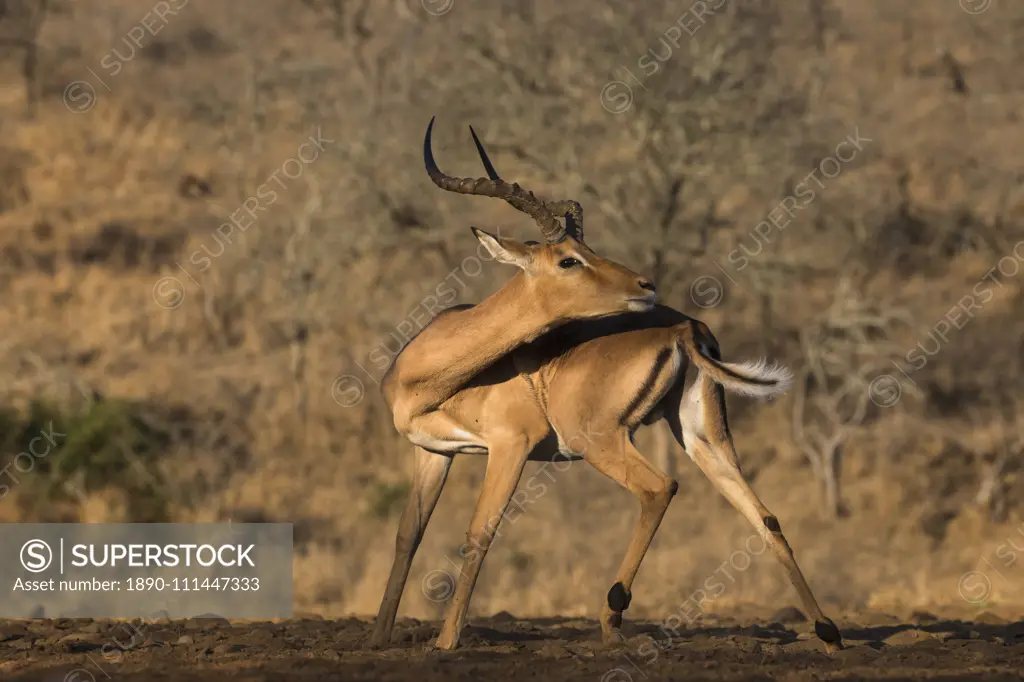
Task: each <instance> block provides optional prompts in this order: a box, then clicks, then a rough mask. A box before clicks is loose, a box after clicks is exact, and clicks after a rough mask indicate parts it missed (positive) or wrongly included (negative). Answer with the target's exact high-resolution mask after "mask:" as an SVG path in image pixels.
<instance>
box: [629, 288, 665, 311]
mask: <svg viewBox="0 0 1024 682" xmlns="http://www.w3.org/2000/svg"><path fill="white" fill-rule="evenodd" d="M657 300H658V295H657V294H655V293H654V292H653V291H652V292H651V293H650V294H648V295H647V296H635V297H633V298H630V299H628V300H627V301H626V307H627V308H628V309H629V310H631V311H633V312H644V311H646V310H650V309H651V308H653V307H654V302H655V301H657Z"/></svg>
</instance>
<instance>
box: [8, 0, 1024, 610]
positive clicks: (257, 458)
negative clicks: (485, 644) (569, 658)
mask: <svg viewBox="0 0 1024 682" xmlns="http://www.w3.org/2000/svg"><path fill="white" fill-rule="evenodd" d="M1022 31H1024V6H1020V5H1019V3H1011V2H1005V1H1003V2H1000V1H999V0H960V1H959V2H958V0H941V1H934V0H933V1H932V2H920V1H916V2H915V1H912V0H799V1H798V0H788V1H786V2H783V1H782V0H703V1H698V2H692V1H691V0H684V1H683V2H661V1H660V0H652V1H649V2H644V3H635V2H629V1H627V0H589V1H588V2H582V0H572V1H568V0H561V1H560V2H543V1H540V0H503V1H497V0H495V1H492V2H488V3H472V2H468V1H466V0H422V2H421V1H420V0H361V1H357V0H248V1H246V2H229V1H228V0H204V1H202V2H200V1H199V0H191V1H189V0H166V1H160V2H155V3H150V2H148V0H147V1H146V2H143V1H141V0H74V1H72V0H48V1H46V2H43V1H42V0H36V1H34V2H32V1H29V0H7V2H0V74H2V75H0V84H2V85H0V126H2V135H0V300H2V303H0V328H2V329H3V334H2V337H0V446H2V449H0V465H3V466H5V468H4V469H3V470H2V472H0V496H2V499H0V519H2V520H3V521H7V522H15V521H82V522H102V521H140V522H142V521H227V520H232V521H289V522H293V523H294V524H295V542H296V550H295V551H296V559H295V595H296V609H297V610H299V611H304V612H310V613H318V614H322V615H325V616H341V615H345V614H357V615H366V614H372V613H375V612H376V609H377V606H378V603H379V599H380V597H381V595H382V592H383V589H384V583H385V581H386V575H387V571H388V569H389V568H390V563H391V559H392V553H393V547H394V533H395V530H396V527H397V518H398V514H399V513H400V511H401V507H402V505H403V503H404V499H405V494H406V491H407V488H408V481H409V478H410V475H411V450H412V448H411V446H410V445H409V444H408V443H406V442H405V441H403V440H401V439H400V438H399V437H398V436H397V434H396V432H395V430H394V428H393V425H392V423H391V417H390V414H389V413H388V411H387V409H386V407H385V405H384V403H383V400H382V398H381V396H380V393H379V390H378V388H377V385H376V382H377V381H378V380H379V378H380V376H381V375H382V374H383V371H384V370H385V369H386V367H387V365H388V363H389V361H390V358H391V357H392V356H393V355H394V353H395V352H396V351H397V349H398V348H399V347H400V346H401V344H402V343H404V342H405V341H406V340H407V339H408V338H409V336H410V335H411V334H412V333H414V332H415V331H416V330H418V329H419V328H420V327H421V326H422V324H423V323H424V322H425V320H426V319H429V316H430V314H432V311H433V312H436V304H437V301H438V300H440V302H441V304H443V305H452V304H454V303H472V302H476V301H479V300H480V299H482V298H483V297H485V296H487V295H488V294H489V293H491V292H493V291H494V290H496V288H498V287H499V286H501V284H502V283H503V282H504V281H505V280H506V279H507V278H508V277H509V276H511V274H512V273H511V271H510V270H509V269H508V268H505V267H503V266H499V265H497V264H495V263H492V262H489V261H488V260H485V259H484V258H482V257H481V255H480V253H479V252H478V248H477V247H478V245H477V242H476V240H475V239H473V237H472V235H471V233H470V231H469V229H468V228H469V226H470V225H476V226H478V227H481V228H483V229H488V230H491V231H499V232H500V233H501V234H502V235H507V236H513V237H516V238H518V239H537V238H538V237H539V233H538V231H537V228H536V226H535V225H534V224H533V223H532V222H530V220H529V219H528V218H526V216H524V215H522V214H518V213H516V212H515V211H513V210H512V209H511V208H509V207H508V206H506V205H505V204H503V203H502V202H498V201H493V200H491V201H489V200H487V199H482V198H472V197H463V196H458V195H454V194H449V193H445V192H442V191H440V190H438V189H437V188H436V187H434V186H433V185H432V184H431V183H430V181H429V180H428V178H427V176H426V173H425V172H424V170H423V166H422V159H421V144H422V137H423V132H424V129H425V127H426V124H427V122H428V120H429V119H430V117H431V116H432V115H435V114H436V115H437V117H438V118H437V124H436V126H435V131H434V149H435V154H436V156H437V159H438V163H439V164H440V166H441V168H442V169H443V170H445V171H446V172H448V173H450V174H455V175H463V176H467V175H473V176H476V175H480V174H481V173H482V168H481V167H480V164H479V160H478V159H477V157H476V153H475V151H474V148H473V145H472V142H471V139H470V137H469V132H468V128H467V126H468V125H469V124H472V125H473V126H474V127H475V129H476V130H477V132H478V133H479V134H480V136H481V137H482V138H483V140H484V141H485V143H486V144H487V146H488V149H489V151H490V154H491V157H492V160H493V161H494V163H495V165H496V166H497V168H498V170H499V171H500V172H501V173H502V175H503V176H504V177H506V178H507V179H512V180H516V181H519V182H521V183H522V184H523V185H525V186H526V187H528V188H530V189H532V190H534V191H535V192H537V193H538V194H540V195H543V196H547V197H551V198H574V199H577V200H579V201H580V202H581V203H582V204H583V206H584V209H585V211H586V213H587V216H588V217H587V235H588V243H589V244H590V245H591V246H592V247H593V248H594V249H595V250H596V251H598V252H599V253H602V254H603V255H605V256H607V257H609V258H612V259H614V260H617V261H619V262H622V263H624V264H626V265H628V266H629V267H631V268H633V269H634V270H637V271H639V272H643V273H645V274H648V275H650V276H652V277H654V278H655V280H656V282H657V284H658V287H659V293H660V294H661V299H662V301H663V302H664V303H666V304H668V305H671V306H673V307H676V308H678V309H680V310H682V311H684V312H686V313H688V314H690V315H693V316H695V317H697V318H699V319H701V320H703V321H704V322H706V323H707V324H708V325H710V327H711V329H712V330H713V331H714V333H715V335H716V336H717V338H718V339H719V341H720V343H721V346H722V349H723V353H724V355H725V357H726V359H744V358H751V357H756V356H761V355H767V356H769V357H771V358H773V359H778V360H779V361H782V362H785V363H787V364H788V365H789V366H791V367H793V368H794V370H795V371H796V373H797V376H798V381H797V384H796V386H795V387H794V389H793V390H791V391H790V392H789V394H788V395H786V396H784V397H783V398H781V399H779V400H776V401H774V402H771V403H764V404H758V403H756V402H754V401H752V400H749V399H743V398H736V397H730V398H729V407H730V410H731V411H730V415H731V423H732V430H733V435H734V439H735V441H736V446H737V450H738V452H739V454H740V459H741V461H742V464H743V467H744V473H745V475H746V476H747V478H748V480H750V481H751V483H752V485H753V487H754V488H755V490H756V491H757V492H758V494H759V496H760V497H761V498H762V500H763V501H764V502H765V504H766V505H767V506H768V507H769V508H770V509H771V510H772V511H773V512H774V513H775V514H776V515H777V516H778V517H779V519H780V521H781V523H782V526H783V529H784V531H785V532H786V535H787V538H788V539H789V542H790V544H791V545H792V547H793V549H794V551H795V552H796V556H797V559H798V561H799V562H800V564H801V566H802V568H803V570H804V572H805V574H806V575H807V577H808V580H809V582H810V584H811V586H812V588H813V589H814V590H815V591H816V593H817V595H818V597H819V599H820V600H821V601H823V602H824V603H825V604H826V605H841V606H843V607H851V608H857V607H871V608H881V609H891V610H894V611H895V610H899V609H915V608H916V609H929V610H933V611H940V610H957V609H960V610H964V609H966V610H974V611H977V610H979V609H994V610H996V611H999V610H1000V609H1005V610H1009V611H1011V612H1014V613H1019V612H1020V608H1019V607H1022V606H1024V592H1022V591H1021V589H1020V586H1021V585H1022V584H1024V581H1022V577H1024V573H1022V571H1024V568H1022V566H1021V563H1022V562H1024V557H1019V555H1021V553H1022V552H1024V522H1022V520H1021V500H1022V495H1021V492H1022V489H1024V481H1022V480H1021V477H1020V467H1021V461H1022V450H1024V407H1022V402H1021V396H1022V390H1021V389H1022V379H1021V360H1022V356H1024V297H1022V295H1021V283H1022V282H1024V272H1022V271H1021V270H1022V269H1024V229H1022V228H1021V218H1022V213H1024V206H1022V192H1024V190H1022V186H1021V180H1022V177H1024V171H1022V168H1021V163H1020V161H1021V158H1022V156H1024V146H1022V138H1021V135H1020V127H1019V126H1020V121H1019V117H1020V113H1019V112H1020V110H1021V105H1022V104H1024V95H1022V89H1021V88H1022V85H1024V72H1022V71H1021V70H1020V68H1019V67H1020V64H1021V62H1022V58H1024V43H1022V42H1021V40H1020V39H1019V38H1020V36H1021V32H1022ZM484 255H486V254H484ZM450 292H454V294H452V293H450ZM664 435H665V434H664V433H661V432H658V431H656V430H654V429H648V430H647V431H646V432H641V433H640V434H638V443H639V444H640V447H641V449H642V450H643V451H644V452H645V453H649V454H650V456H651V457H652V458H655V459H656V461H659V462H662V463H663V464H664V465H665V466H668V467H671V468H672V469H673V470H674V471H675V474H674V475H675V476H676V477H677V478H678V480H679V482H680V492H679V494H678V496H677V497H676V498H675V500H674V502H673V505H672V507H671V508H670V509H669V512H668V514H667V516H666V517H665V520H664V522H663V524H662V526H661V530H660V532H659V534H658V536H657V537H656V539H655V541H654V544H653V546H652V549H651V551H650V553H649V554H648V555H647V559H646V561H645V562H644V564H643V566H642V568H641V571H640V574H639V576H638V579H637V583H636V584H635V585H634V599H633V602H632V608H631V611H630V614H631V615H641V616H643V615H648V616H650V617H654V618H657V617H665V616H667V615H668V614H669V613H671V612H673V611H675V610H676V608H677V605H678V604H680V603H682V602H684V601H685V600H687V599H688V598H690V597H692V595H693V594H694V593H695V591H696V590H700V589H705V588H706V587H708V586H707V580H708V579H709V578H710V577H711V576H717V577H718V579H719V580H720V581H721V582H722V583H723V584H724V585H725V589H724V590H723V591H721V593H720V594H719V592H718V590H717V588H716V589H715V593H714V597H715V598H714V599H712V600H710V601H705V603H704V604H703V605H702V607H701V608H702V609H703V610H704V611H709V612H710V611H715V610H718V609H727V608H730V607H731V606H735V605H739V604H743V603H757V604H759V605H761V606H763V607H765V608H776V607H781V606H785V605H787V604H790V603H794V602H795V601H796V598H795V594H793V593H792V589H791V588H790V587H789V585H788V582H787V580H786V578H785V576H784V574H783V571H782V569H781V567H780V566H779V565H778V564H777V563H776V562H775V561H774V559H773V558H772V557H771V556H770V554H764V555H763V556H762V555H761V553H760V552H757V551H756V550H757V549H758V545H757V542H756V541H755V542H753V543H751V538H752V537H754V536H753V530H752V529H751V528H750V527H748V526H747V525H746V523H745V522H744V521H743V519H742V518H741V517H740V515H739V514H738V513H737V512H735V511H734V510H733V509H732V508H731V507H729V505H728V504H727V503H726V502H725V500H724V499H722V498H721V497H720V496H719V495H718V494H717V493H716V492H715V491H714V490H713V488H712V487H711V485H710V483H708V482H707V481H706V480H704V479H703V477H702V476H701V474H700V472H699V471H698V470H697V469H696V467H694V466H692V465H691V463H690V462H689V461H688V460H687V459H686V458H685V455H683V454H682V453H681V452H680V451H678V449H677V448H675V447H674V446H669V444H668V441H667V440H666V439H665V438H664ZM484 465H485V459H484V458H482V457H468V456H467V457H460V458H458V459H457V461H456V463H455V465H454V467H453V471H452V474H451V476H450V477H449V480H448V484H447V486H446V489H445V492H444V494H443V495H442V498H441V501H440V504H439V506H438V509H437V511H436V512H435V514H434V517H433V521H432V523H431V525H430V527H429V528H428V530H427V534H426V537H425V540H424V542H423V544H422V546H421V548H420V550H419V554H418V556H417V558H416V562H415V564H414V566H413V573H412V575H411V577H410V581H409V586H408V588H407V590H406V596H405V599H404V601H403V606H402V611H401V613H402V614H403V615H409V616H414V617H419V618H427V617H437V616H439V615H440V613H441V612H442V609H443V607H444V604H445V600H446V598H447V596H448V595H449V593H450V589H449V588H450V581H451V579H452V576H454V575H455V574H456V573H457V571H458V566H459V563H460V561H461V558H460V545H461V543H462V542H463V541H464V540H465V530H466V527H467V525H468V523H469V519H470V515H471V513H472V510H473V506H474V504H475V500H476V495H477V493H478V491H479V486H480V484H481V481H482V476H483V471H484ZM541 466H542V465H539V464H535V463H531V464H530V465H528V469H527V472H526V476H527V477H531V476H538V477H542V478H538V479H536V480H541V481H544V482H545V483H546V486H545V489H544V493H543V494H535V493H531V495H532V497H531V500H530V504H529V505H528V506H527V507H526V508H525V509H524V510H523V511H522V513H518V514H516V515H515V520H514V521H511V520H510V521H507V522H506V523H505V524H504V525H503V526H502V528H501V530H500V531H499V533H500V537H499V538H498V540H497V541H496V543H495V545H494V547H493V549H492V550H491V552H490V554H489V557H488V559H487V563H486V564H485V566H484V570H483V573H482V576H481V580H480V583H479V585H478V588H477V590H476V593H475V595H474V601H473V606H472V609H473V612H475V613H478V614H490V613H495V612H497V611H501V610H507V611H510V612H512V613H514V614H516V615H522V616H530V615H532V616H542V615H553V614H561V615H581V616H582V615H589V616H594V615H596V614H597V610H598V608H599V607H600V605H601V604H602V602H603V599H604V595H605V593H606V591H607V589H608V586H609V584H610V583H611V581H612V578H613V576H614V573H615V570H616V568H617V566H618V564H619V562H620V561H621V558H622V555H623V553H624V552H625V548H626V543H627V541H628V538H629V533H630V531H631V528H632V525H633V523H634V522H635V520H636V518H637V516H638V509H639V505H638V503H637V502H636V500H635V499H634V498H633V497H632V496H631V495H630V494H629V493H627V492H626V491H624V490H622V489H620V488H619V487H617V486H616V485H615V484H614V483H612V482H611V481H609V480H607V479H605V478H603V477H602V476H601V475H600V474H598V473H597V472H596V471H594V470H592V469H590V468H589V467H587V466H585V465H584V464H582V463H577V464H573V465H571V466H570V465H566V464H560V465H558V467H559V468H554V467H552V465H546V466H547V467H548V468H547V470H542V469H541ZM752 548H753V549H752ZM1018 559H1020V560H1018ZM723 571H724V573H723ZM726 574H728V577H726ZM833 608H835V606H833Z"/></svg>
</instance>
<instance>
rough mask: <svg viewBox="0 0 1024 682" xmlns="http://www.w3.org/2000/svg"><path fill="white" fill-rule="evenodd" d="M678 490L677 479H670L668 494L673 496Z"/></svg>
mask: <svg viewBox="0 0 1024 682" xmlns="http://www.w3.org/2000/svg"><path fill="white" fill-rule="evenodd" d="M678 490H679V481H672V482H671V483H669V486H668V496H669V497H675V495H676V492H677V491H678Z"/></svg>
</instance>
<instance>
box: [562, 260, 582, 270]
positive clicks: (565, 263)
mask: <svg viewBox="0 0 1024 682" xmlns="http://www.w3.org/2000/svg"><path fill="white" fill-rule="evenodd" d="M577 265H583V263H581V262H579V261H578V260H576V259H575V258H563V259H562V260H560V261H559V262H558V267H560V268H562V269H563V270H568V269H569V268H574V267H576V266H577Z"/></svg>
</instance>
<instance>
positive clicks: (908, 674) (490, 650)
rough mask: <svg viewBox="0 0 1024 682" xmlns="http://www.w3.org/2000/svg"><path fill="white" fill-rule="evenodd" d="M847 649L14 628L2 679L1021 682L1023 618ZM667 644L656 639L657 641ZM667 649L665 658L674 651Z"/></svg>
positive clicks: (361, 633)
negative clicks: (386, 640)
mask: <svg viewBox="0 0 1024 682" xmlns="http://www.w3.org/2000/svg"><path fill="white" fill-rule="evenodd" d="M837 624H838V625H839V626H840V628H841V629H842V631H843V635H844V637H845V640H846V648H845V649H844V650H843V651H841V652H839V653H838V654H836V655H834V656H829V655H827V654H825V653H824V650H823V648H822V645H821V643H820V642H819V641H818V640H817V639H815V638H814V636H813V626H812V624H810V623H808V622H806V621H805V620H803V619H802V616H801V614H800V613H799V612H797V611H795V610H794V609H785V610H783V611H780V612H779V613H777V614H775V615H773V616H771V617H768V618H756V617H751V616H750V615H743V616H742V617H711V618H709V619H706V620H705V621H702V623H701V627H699V628H697V629H692V630H680V631H679V632H678V637H677V638H674V639H673V640H672V641H671V642H669V641H667V640H666V639H665V635H664V633H662V632H660V631H659V625H660V624H659V623H650V622H648V623H627V625H626V630H625V634H626V635H627V640H626V641H625V643H624V644H623V645H621V646H619V647H615V648H606V647H604V646H602V645H601V644H600V636H599V627H598V624H597V622H596V621H593V620H583V619H566V618H538V619H530V620H522V619H516V618H514V617H513V616H510V615H508V614H505V613H502V614H499V615H497V616H494V617H492V618H489V619H478V620H477V621H475V623H474V624H473V625H472V626H471V627H468V628H467V629H466V630H465V631H464V633H463V638H462V648H460V649H459V650H458V651H455V652H451V653H448V652H438V651H434V650H431V649H430V648H429V643H430V640H431V639H432V638H433V637H435V636H436V635H437V632H438V629H439V626H440V624H439V623H437V622H421V621H415V620H405V621H402V622H400V623H399V625H398V627H397V628H396V632H395V635H394V641H395V644H394V646H393V648H391V649H388V650H384V651H371V650H367V649H365V648H364V642H365V640H366V638H367V636H368V635H369V631H370V628H371V626H372V622H371V621H369V620H366V619H355V618H352V619H344V620H319V619H303V620H289V621H284V622H279V623H266V622H264V623H254V622H249V623H239V622H228V621H223V620H192V621H175V622H161V623H135V624H130V623H127V622H110V621H83V620H68V619H64V620H47V621H4V622H3V623H2V625H0V638H2V640H3V641H2V643H0V661H2V662H0V670H3V673H4V677H5V678H6V679H8V680H11V682H15V681H18V682H21V681H25V682H27V681H28V680H39V681H46V682H62V681H64V682H92V681H93V680H107V679H115V678H116V679H118V680H123V681H128V680H146V681H147V682H148V681H150V680H179V681H181V682H185V681H192V680H196V681H198V680H250V681H252V682H256V681H261V680H275V681H276V680H311V679H317V680H319V681H321V682H327V681H328V680H346V681H350V680H406V679H417V680H431V679H441V678H443V679H445V680H473V681H474V682H475V681H476V680H512V679H544V680H591V681H599V682H640V681H641V680H648V679H654V680H657V679H685V680H766V679H790V680H794V679H818V680H821V679H865V678H867V679H888V680H897V679H930V680H940V679H962V678H963V677H965V676H970V677H971V679H984V680H1010V679H1014V680H1017V679H1021V671H1024V622H1017V623H1008V622H1005V621H1004V620H1003V619H1000V618H999V617H997V616H994V615H991V614H989V615H984V616H982V617H980V618H979V619H978V621H975V622H966V621H961V620H944V619H940V618H938V617H935V616H934V615H931V614H926V613H915V614H912V615H910V616H909V617H906V618H897V617H894V616H891V615H886V614H882V613H859V614H854V613H851V614H846V615H845V616H844V617H842V618H839V619H837ZM652 637H653V638H654V640H655V642H654V643H652V641H651V638H652ZM661 647H664V648H661Z"/></svg>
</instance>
